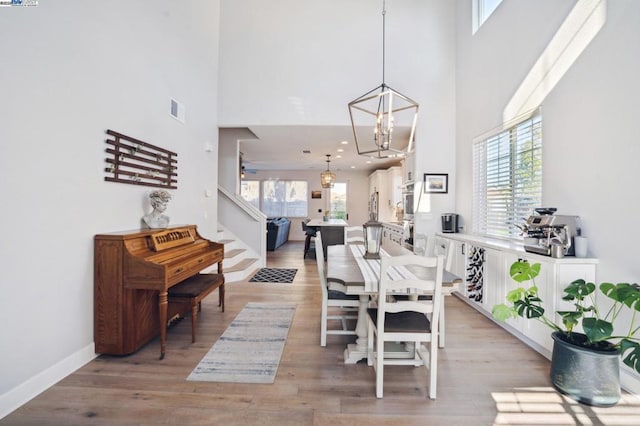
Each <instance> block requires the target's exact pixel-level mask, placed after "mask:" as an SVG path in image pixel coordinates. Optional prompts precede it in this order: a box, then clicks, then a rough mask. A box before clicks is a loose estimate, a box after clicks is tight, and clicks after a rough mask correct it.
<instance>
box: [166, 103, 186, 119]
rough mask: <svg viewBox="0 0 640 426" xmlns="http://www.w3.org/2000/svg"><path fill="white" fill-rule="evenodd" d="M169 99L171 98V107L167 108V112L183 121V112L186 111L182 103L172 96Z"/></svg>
mask: <svg viewBox="0 0 640 426" xmlns="http://www.w3.org/2000/svg"><path fill="white" fill-rule="evenodd" d="M170 99H171V109H170V110H169V114H170V115H171V116H172V117H173V118H175V119H176V120H178V121H179V122H181V123H184V118H185V112H186V111H185V108H184V104H182V103H180V102H178V101H176V100H175V99H173V98H170Z"/></svg>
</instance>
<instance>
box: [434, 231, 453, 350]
mask: <svg viewBox="0 0 640 426" xmlns="http://www.w3.org/2000/svg"><path fill="white" fill-rule="evenodd" d="M433 255H434V256H438V255H442V256H444V269H445V270H446V271H449V272H451V265H452V262H453V243H452V242H451V240H449V239H447V238H442V237H435V239H434V242H433ZM444 317H445V315H444V298H442V312H441V313H440V326H439V327H440V340H439V345H440V347H441V348H444V330H445V319H444Z"/></svg>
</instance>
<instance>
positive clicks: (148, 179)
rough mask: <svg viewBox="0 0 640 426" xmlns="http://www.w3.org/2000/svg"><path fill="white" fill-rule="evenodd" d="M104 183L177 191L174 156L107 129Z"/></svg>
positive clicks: (176, 166)
mask: <svg viewBox="0 0 640 426" xmlns="http://www.w3.org/2000/svg"><path fill="white" fill-rule="evenodd" d="M107 135H109V136H111V137H112V138H113V139H110V138H107V139H106V141H105V142H107V145H108V147H107V149H106V152H107V154H109V156H107V158H106V159H105V161H106V162H107V167H106V168H105V169H104V171H105V172H107V173H108V176H105V178H104V180H106V181H109V182H120V183H128V184H131V185H144V186H154V187H157V188H166V189H177V188H178V173H177V169H178V154H176V153H175V152H171V151H169V150H166V149H164V148H160V147H158V146H155V145H151V144H150V143H147V142H143V141H141V140H138V139H134V138H131V137H129V136H126V135H123V134H121V133H118V132H115V131H113V130H107Z"/></svg>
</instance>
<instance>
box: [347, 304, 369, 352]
mask: <svg viewBox="0 0 640 426" xmlns="http://www.w3.org/2000/svg"><path fill="white" fill-rule="evenodd" d="M368 307H369V295H367V294H361V295H360V306H358V322H357V323H356V335H357V336H358V338H357V339H356V343H350V344H349V345H347V349H345V350H344V363H345V364H355V363H357V362H358V361H360V360H361V359H364V358H366V357H367V340H368V339H367V308H368Z"/></svg>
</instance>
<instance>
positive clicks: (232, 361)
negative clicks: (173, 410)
mask: <svg viewBox="0 0 640 426" xmlns="http://www.w3.org/2000/svg"><path fill="white" fill-rule="evenodd" d="M295 311H296V305H295V304H293V303H247V305H246V306H245V307H244V308H243V309H242V311H240V313H239V314H238V316H237V317H236V318H235V319H234V320H233V322H232V323H231V324H230V325H229V327H228V328H227V329H226V330H225V332H224V333H223V334H222V336H220V339H218V341H217V342H216V343H215V344H214V345H213V346H212V347H211V349H210V350H209V352H208V353H207V354H206V355H205V356H204V358H202V360H201V361H200V363H199V364H198V365H197V366H196V368H195V369H194V370H193V371H192V372H191V374H190V375H189V377H187V380H191V381H204V382H232V383H273V382H274V380H275V378H276V373H277V371H278V365H279V364H280V357H281V356H282V351H283V350H284V344H285V343H286V341H287V335H288V333H289V327H290V325H291V320H292V319H293V314H294V313H295Z"/></svg>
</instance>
